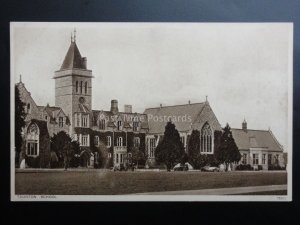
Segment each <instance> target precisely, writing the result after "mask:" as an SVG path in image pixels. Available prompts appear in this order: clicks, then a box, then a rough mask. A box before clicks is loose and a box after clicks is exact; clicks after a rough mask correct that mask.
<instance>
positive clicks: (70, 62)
mask: <svg viewBox="0 0 300 225" xmlns="http://www.w3.org/2000/svg"><path fill="white" fill-rule="evenodd" d="M74 68H77V69H86V67H85V65H84V63H83V59H82V57H81V54H80V52H79V49H78V47H77V45H76V42H75V41H72V42H71V45H70V47H69V50H68V52H67V54H66V56H65V59H64V62H63V64H62V65H61V67H60V69H61V70H65V69H74Z"/></svg>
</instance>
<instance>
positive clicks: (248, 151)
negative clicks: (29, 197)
mask: <svg viewBox="0 0 300 225" xmlns="http://www.w3.org/2000/svg"><path fill="white" fill-rule="evenodd" d="M54 79H55V106H49V104H47V105H46V106H38V105H36V103H35V101H34V100H33V98H32V96H31V94H30V92H28V90H27V89H26V88H25V85H24V83H22V81H21V80H20V82H19V83H18V84H17V87H18V89H19V91H20V96H21V100H22V101H23V102H24V103H25V111H26V113H27V116H26V119H25V120H26V127H25V129H24V142H25V150H24V151H25V153H26V154H27V155H30V156H31V157H36V158H37V157H39V158H43V159H42V160H41V159H40V160H41V163H40V165H41V166H42V167H48V165H49V162H48V161H49V157H48V156H49V154H50V149H49V147H48V146H47V143H46V142H47V137H48V142H49V138H50V137H51V136H53V134H55V133H58V132H59V131H65V132H66V133H68V134H69V135H70V136H71V138H72V139H73V140H77V141H78V142H79V143H80V147H81V154H80V155H81V156H84V157H83V158H85V165H86V166H90V167H94V166H95V164H97V163H98V161H99V155H98V154H99V151H98V150H99V149H101V150H104V151H105V152H106V153H107V157H108V158H109V159H110V161H111V163H110V166H120V165H121V164H125V165H126V164H127V163H128V162H129V161H130V160H131V157H132V152H133V150H140V151H142V152H143V153H144V155H145V156H147V162H146V164H147V165H149V166H153V165H155V156H154V152H155V148H156V147H157V145H158V143H159V141H160V140H161V139H162V138H163V134H164V131H165V126H166V124H167V122H168V121H170V120H172V122H173V123H174V124H175V126H176V129H177V130H178V131H179V134H180V138H181V141H182V143H183V145H184V148H185V151H186V152H188V148H189V146H188V142H189V137H190V135H191V132H192V130H194V129H196V130H199V131H200V137H199V138H200V149H199V152H200V153H201V154H210V155H213V154H214V152H215V148H216V144H215V141H216V137H215V136H216V135H215V134H216V132H221V131H222V128H221V125H220V123H219V121H218V119H217V117H216V115H215V114H214V112H213V110H212V108H211V106H210V104H209V102H208V100H207V99H206V101H205V102H201V103H190V101H189V102H188V104H183V105H173V106H162V105H160V106H159V107H154V108H147V109H145V111H144V113H136V112H132V106H131V105H125V106H124V111H123V112H122V111H119V106H118V101H117V100H111V108H110V110H94V109H93V108H92V97H93V96H92V79H93V74H92V70H90V69H88V65H87V58H86V57H82V56H81V54H80V51H79V49H78V47H77V44H76V39H75V37H72V38H71V43H70V46H69V49H68V51H67V54H66V56H65V58H64V61H63V63H62V65H61V67H60V68H59V70H57V71H55V74H54ZM42 127H43V128H45V127H47V129H46V130H47V132H45V129H43V132H41V129H42ZM42 133H43V135H42V136H43V137H41V136H39V135H41V134H42ZM232 133H233V137H234V139H235V140H236V143H237V146H238V148H239V150H240V152H241V155H242V159H241V162H240V163H241V164H251V165H253V166H254V167H258V165H261V166H262V168H263V169H268V167H269V165H271V164H274V163H275V164H276V163H278V164H279V165H284V156H283V149H282V147H281V145H280V144H279V143H278V141H277V140H276V138H275V137H274V135H273V134H272V132H271V131H270V130H269V131H261V130H249V129H247V123H246V122H245V121H244V123H243V129H232ZM41 138H42V139H41ZM41 140H42V141H41ZM42 142H43V144H41V143H42ZM44 142H45V143H44ZM42 148H43V149H42ZM41 156H42V157H41Z"/></svg>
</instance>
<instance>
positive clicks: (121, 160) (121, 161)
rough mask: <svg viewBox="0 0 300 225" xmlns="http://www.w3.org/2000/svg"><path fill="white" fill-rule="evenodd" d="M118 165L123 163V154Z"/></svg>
mask: <svg viewBox="0 0 300 225" xmlns="http://www.w3.org/2000/svg"><path fill="white" fill-rule="evenodd" d="M120 163H123V154H120Z"/></svg>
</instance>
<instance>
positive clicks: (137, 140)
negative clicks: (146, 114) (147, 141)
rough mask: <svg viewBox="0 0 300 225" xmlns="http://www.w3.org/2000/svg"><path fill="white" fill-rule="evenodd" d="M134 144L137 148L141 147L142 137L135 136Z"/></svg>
mask: <svg viewBox="0 0 300 225" xmlns="http://www.w3.org/2000/svg"><path fill="white" fill-rule="evenodd" d="M133 146H134V147H136V148H139V147H140V138H139V137H134V139H133Z"/></svg>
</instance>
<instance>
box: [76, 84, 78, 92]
mask: <svg viewBox="0 0 300 225" xmlns="http://www.w3.org/2000/svg"><path fill="white" fill-rule="evenodd" d="M76 93H78V81H76Z"/></svg>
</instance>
